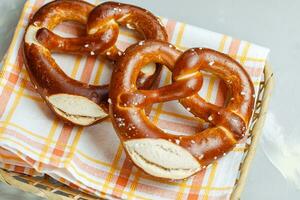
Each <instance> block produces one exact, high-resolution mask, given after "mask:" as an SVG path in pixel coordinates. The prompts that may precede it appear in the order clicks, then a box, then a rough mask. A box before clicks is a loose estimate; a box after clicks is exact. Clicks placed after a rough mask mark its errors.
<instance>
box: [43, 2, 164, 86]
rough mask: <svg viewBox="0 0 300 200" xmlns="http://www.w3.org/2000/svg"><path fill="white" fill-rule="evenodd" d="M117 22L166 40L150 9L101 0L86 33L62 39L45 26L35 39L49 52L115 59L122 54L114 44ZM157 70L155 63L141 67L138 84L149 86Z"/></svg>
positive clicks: (162, 28) (158, 67)
mask: <svg viewBox="0 0 300 200" xmlns="http://www.w3.org/2000/svg"><path fill="white" fill-rule="evenodd" d="M119 25H121V26H126V27H127V28H129V29H134V30H136V31H137V32H138V33H140V34H141V35H142V36H143V37H144V39H155V40H162V41H168V35H167V32H166V30H165V27H164V26H163V25H161V23H160V20H159V19H158V18H157V17H156V16H154V15H153V14H152V13H151V12H149V11H148V10H145V9H143V8H140V7H137V6H134V5H129V4H123V3H116V2H104V3H102V4H100V5H98V6H96V7H95V8H94V9H93V10H92V11H91V13H90V14H89V17H88V19H87V22H86V27H87V30H86V31H87V35H86V36H83V37H77V38H63V37H61V36H59V35H56V34H55V33H53V32H52V31H51V29H50V30H49V29H48V28H47V27H45V28H42V29H40V30H39V31H38V33H37V40H38V41H39V42H40V43H41V44H43V45H44V46H45V47H46V48H48V49H49V50H51V51H52V52H64V53H67V52H68V53H75V54H91V55H99V54H101V55H105V56H106V57H108V58H109V59H111V60H113V61H115V60H117V59H118V58H119V57H120V56H121V55H122V54H123V52H122V51H121V50H120V49H118V48H117V47H116V41H117V38H118V35H119ZM160 70H161V66H159V65H158V66H157V68H156V71H155V65H150V66H147V67H145V68H143V70H142V71H141V73H140V76H139V80H138V84H139V87H143V88H147V87H150V86H151V85H152V83H153V81H154V79H155V78H156V77H157V74H159V73H160ZM155 72H156V73H155Z"/></svg>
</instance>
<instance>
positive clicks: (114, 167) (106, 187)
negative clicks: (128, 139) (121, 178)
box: [101, 144, 123, 193]
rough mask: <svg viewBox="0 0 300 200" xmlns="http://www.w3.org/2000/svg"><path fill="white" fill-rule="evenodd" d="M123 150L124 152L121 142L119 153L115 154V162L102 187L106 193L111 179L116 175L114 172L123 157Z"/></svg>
mask: <svg viewBox="0 0 300 200" xmlns="http://www.w3.org/2000/svg"><path fill="white" fill-rule="evenodd" d="M122 152H123V146H122V144H119V147H118V150H117V153H116V155H115V158H114V160H113V163H112V164H111V166H110V170H109V173H108V175H107V177H106V178H105V181H104V184H103V187H102V190H101V192H103V193H106V191H107V190H108V189H109V188H110V187H109V183H110V182H111V180H112V178H113V176H114V173H115V171H116V169H117V168H116V166H118V162H119V160H120V159H121V156H122Z"/></svg>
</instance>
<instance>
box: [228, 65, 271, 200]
mask: <svg viewBox="0 0 300 200" xmlns="http://www.w3.org/2000/svg"><path fill="white" fill-rule="evenodd" d="M274 83H275V80H274V74H273V71H272V67H271V64H270V63H269V62H266V64H265V68H264V91H263V97H262V100H261V110H260V112H259V117H258V119H257V121H256V122H255V124H254V126H253V131H252V139H251V145H250V146H249V148H248V150H247V151H246V152H245V153H247V155H246V156H245V158H244V161H243V163H242V164H241V168H240V176H239V178H238V181H237V182H236V185H235V187H234V189H233V192H232V194H231V196H230V199H231V200H238V199H240V196H241V193H242V191H243V189H244V187H245V184H246V180H247V177H248V173H249V169H250V166H251V163H252V160H253V158H254V156H255V153H256V149H257V145H258V142H259V138H260V136H261V134H262V128H263V126H264V122H265V119H266V113H267V111H268V108H269V101H270V98H271V93H272V90H273V87H274Z"/></svg>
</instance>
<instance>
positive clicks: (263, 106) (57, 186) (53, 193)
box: [0, 64, 274, 200]
mask: <svg viewBox="0 0 300 200" xmlns="http://www.w3.org/2000/svg"><path fill="white" fill-rule="evenodd" d="M273 84H274V77H273V72H272V69H271V67H270V65H268V64H267V65H266V66H265V70H264V79H263V81H262V82H261V83H260V89H259V99H258V101H257V103H256V108H255V114H254V116H253V120H252V123H251V126H250V133H251V144H250V145H249V146H248V148H246V150H245V151H246V152H245V153H246V156H245V159H244V161H243V162H242V164H241V166H240V174H239V177H238V179H237V180H236V185H235V188H234V190H233V193H232V195H231V199H232V200H236V199H239V197H240V195H241V192H242V190H243V188H244V185H245V182H246V177H247V174H248V171H249V167H250V164H251V161H252V159H253V157H254V154H255V151H256V147H257V144H258V139H259V136H260V134H261V130H262V128H263V124H264V121H265V116H266V113H267V109H268V104H269V99H270V96H271V91H272V88H273ZM0 181H2V182H4V183H6V184H8V185H11V186H13V187H16V188H19V189H21V190H24V191H26V192H30V193H33V194H35V195H37V196H40V197H44V198H47V199H50V200H59V199H64V200H70V199H82V200H84V199H99V198H97V197H93V196H90V195H87V194H84V193H83V192H80V191H77V190H74V189H72V188H70V187H68V186H65V185H63V184H61V183H59V182H57V181H55V180H53V179H52V178H50V177H49V176H47V175H45V176H44V177H42V178H36V177H30V176H27V175H23V174H17V173H12V172H7V171H4V170H1V169H0Z"/></svg>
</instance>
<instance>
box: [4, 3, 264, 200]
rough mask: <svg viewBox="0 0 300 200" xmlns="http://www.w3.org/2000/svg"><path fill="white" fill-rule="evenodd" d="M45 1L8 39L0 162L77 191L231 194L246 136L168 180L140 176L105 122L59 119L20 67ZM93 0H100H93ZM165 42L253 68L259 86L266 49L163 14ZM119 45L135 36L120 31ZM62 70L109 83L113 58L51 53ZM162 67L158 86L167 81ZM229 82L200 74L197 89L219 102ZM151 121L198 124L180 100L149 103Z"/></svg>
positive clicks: (183, 128) (178, 129)
mask: <svg viewBox="0 0 300 200" xmlns="http://www.w3.org/2000/svg"><path fill="white" fill-rule="evenodd" d="M44 3H46V1H43V0H29V1H27V3H26V5H25V8H24V11H23V13H22V16H21V19H20V22H19V24H18V26H17V29H16V32H15V35H14V38H13V41H12V43H11V46H10V48H9V50H8V53H7V56H6V59H5V60H4V65H3V69H2V72H1V78H0V147H1V148H0V163H1V164H0V167H2V168H5V169H8V170H13V171H17V172H22V173H27V174H31V175H40V174H41V173H47V174H49V175H50V176H52V177H54V178H55V179H57V180H59V181H61V182H63V183H66V184H69V185H72V186H73V187H77V188H78V189H81V190H85V191H87V192H90V193H93V194H96V195H99V196H101V197H104V198H109V199H118V198H123V199H190V198H193V199H197V198H200V199H228V198H229V197H230V195H231V193H232V191H233V187H234V185H235V182H236V179H237V178H238V174H239V167H240V165H241V163H242V162H243V159H244V156H245V153H244V151H245V148H246V146H247V145H246V143H247V142H251V141H249V140H248V141H247V140H246V139H245V140H244V141H243V142H241V143H240V144H238V145H237V146H236V147H235V148H234V150H233V151H232V152H230V153H229V154H228V155H226V156H225V157H224V158H222V159H220V160H218V161H217V162H215V163H214V164H213V165H211V166H210V167H208V168H207V169H206V170H203V171H202V172H200V173H198V174H197V175H195V176H194V177H192V178H189V179H188V180H184V181H176V182H165V181H158V180H154V179H151V178H149V177H148V176H145V174H143V173H142V172H141V171H140V170H138V169H137V168H136V167H134V166H133V164H132V162H131V161H130V160H129V159H128V158H127V157H126V155H125V153H124V150H123V148H122V146H121V145H120V142H119V139H118V138H117V136H116V134H115V131H114V130H113V128H112V125H111V122H110V120H106V121H104V122H102V123H100V124H97V125H94V126H92V127H87V128H81V127H73V126H69V125H66V124H63V123H61V122H60V121H58V120H57V118H55V116H54V115H53V114H52V113H51V112H50V110H49V109H48V107H47V106H46V104H45V103H44V102H43V101H42V99H41V98H40V96H39V95H38V94H37V93H36V92H35V91H34V89H33V87H32V85H31V83H30V80H29V78H28V75H27V72H26V70H25V68H24V66H23V58H22V50H21V48H20V47H21V42H22V37H23V35H24V30H25V27H26V25H27V23H28V19H29V17H30V15H32V13H34V12H35V11H36V10H37V9H38V8H39V7H40V6H41V5H43V4H44ZM91 3H99V2H95V1H92V0H91ZM162 22H163V23H164V24H165V26H166V28H167V30H168V34H169V36H170V41H171V42H172V43H173V44H174V45H176V46H177V47H178V48H180V49H187V48H191V47H209V48H213V49H216V50H218V51H221V52H224V53H227V54H229V55H230V56H232V57H233V58H235V59H237V60H238V61H239V62H240V63H241V64H243V66H245V68H246V70H247V71H248V73H249V74H250V76H251V78H252V80H253V82H254V85H255V89H256V92H258V86H259V82H260V80H261V77H262V74H263V69H264V65H265V61H266V58H267V55H268V53H269V50H268V49H266V48H263V47H260V46H257V45H255V44H251V43H249V42H246V41H241V40H237V39H233V38H231V37H229V36H227V35H223V34H218V33H214V32H210V31H207V30H204V29H201V28H197V27H194V26H190V25H187V24H184V23H179V22H175V21H172V20H168V19H162ZM82 31H84V30H82V29H81V28H80V27H74V25H71V24H70V23H64V24H63V25H60V26H59V27H57V28H56V32H57V33H59V34H62V35H66V36H68V35H76V34H79V33H80V32H82ZM119 38H120V41H119V42H118V43H119V44H118V45H119V46H120V47H123V48H124V47H126V46H128V45H129V44H131V43H133V42H135V41H136V39H135V36H134V34H133V33H131V32H128V31H125V30H122V31H121V34H120V37H119ZM53 56H54V57H55V59H56V61H57V62H58V63H59V65H60V66H62V68H63V70H64V71H65V72H66V73H67V74H69V75H70V76H71V77H73V78H75V79H77V80H81V81H83V82H88V83H93V84H104V83H108V82H109V77H110V75H111V69H112V66H110V65H111V64H110V63H108V62H107V61H106V60H105V59H101V58H95V57H84V56H74V55H65V54H64V55H61V54H55V55H53ZM170 79H171V74H170V72H169V71H168V70H164V71H163V73H162V76H161V78H160V80H159V85H166V84H168V83H169V82H170ZM224 91H226V87H225V85H224V83H223V82H221V81H220V80H219V79H218V78H217V77H215V76H212V75H207V76H205V79H204V85H203V87H202V89H201V91H200V95H201V96H202V97H204V98H205V99H206V100H207V101H209V102H212V103H215V104H218V105H221V104H222V103H223V102H224V96H225V95H224V94H225V92H224ZM150 119H151V120H152V121H153V123H154V124H156V125H157V126H159V127H160V128H162V129H164V130H166V131H168V132H170V133H173V134H193V133H196V132H197V129H198V123H197V119H195V118H194V117H193V116H192V115H191V114H189V113H188V112H187V111H186V110H185V109H183V107H182V106H180V105H179V104H178V103H177V102H175V101H172V102H167V103H159V104H155V105H154V106H153V109H152V111H151V114H150Z"/></svg>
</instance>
